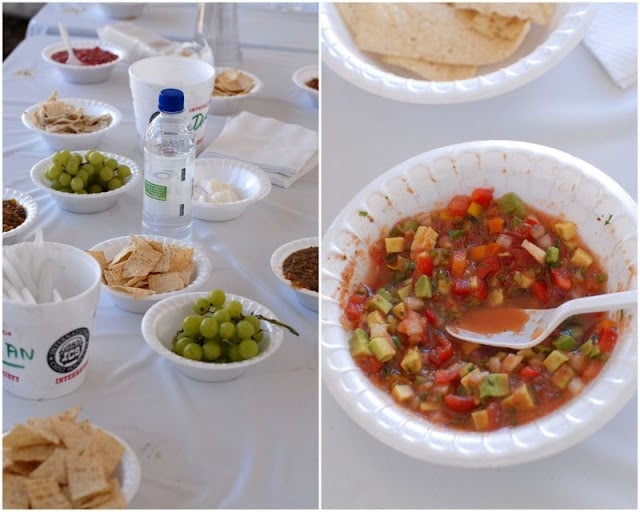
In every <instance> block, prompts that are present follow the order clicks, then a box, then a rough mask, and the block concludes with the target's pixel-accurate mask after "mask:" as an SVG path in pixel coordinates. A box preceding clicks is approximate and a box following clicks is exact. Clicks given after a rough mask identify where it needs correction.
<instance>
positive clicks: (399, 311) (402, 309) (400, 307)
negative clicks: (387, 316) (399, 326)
mask: <svg viewBox="0 0 640 512" xmlns="http://www.w3.org/2000/svg"><path fill="white" fill-rule="evenodd" d="M391 311H392V312H393V316H395V317H396V318H398V319H400V320H402V319H403V318H404V317H405V315H406V314H407V306H405V305H404V302H400V303H398V304H396V305H395V306H393V309H392V310H391Z"/></svg>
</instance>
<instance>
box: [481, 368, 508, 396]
mask: <svg viewBox="0 0 640 512" xmlns="http://www.w3.org/2000/svg"><path fill="white" fill-rule="evenodd" d="M479 390H480V400H482V399H483V398H487V397H489V396H506V395H508V394H509V391H510V388H509V374H507V373H490V374H489V375H487V377H486V378H485V379H484V380H483V381H482V382H481V383H480V387H479Z"/></svg>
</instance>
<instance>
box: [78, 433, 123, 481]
mask: <svg viewBox="0 0 640 512" xmlns="http://www.w3.org/2000/svg"><path fill="white" fill-rule="evenodd" d="M123 454H124V446H122V444H121V443H120V442H119V441H118V440H117V439H115V438H114V437H113V436H110V435H109V434H107V433H106V432H105V431H104V430H100V429H98V428H96V429H94V430H93V434H92V435H91V438H90V439H89V442H88V443H87V447H86V448H85V450H84V452H83V455H85V456H91V457H96V458H98V459H99V460H100V462H101V465H102V467H103V469H104V474H105V477H107V478H108V477H110V476H111V475H112V473H113V472H114V471H115V469H116V466H117V465H118V463H119V462H120V459H121V458H122V455H123Z"/></svg>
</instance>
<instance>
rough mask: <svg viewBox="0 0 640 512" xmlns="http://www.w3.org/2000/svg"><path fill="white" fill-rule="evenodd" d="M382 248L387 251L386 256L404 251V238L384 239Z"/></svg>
mask: <svg viewBox="0 0 640 512" xmlns="http://www.w3.org/2000/svg"><path fill="white" fill-rule="evenodd" d="M384 247H385V249H386V250H387V254H392V253H396V252H402V251H404V237H403V236H393V237H389V238H385V239H384Z"/></svg>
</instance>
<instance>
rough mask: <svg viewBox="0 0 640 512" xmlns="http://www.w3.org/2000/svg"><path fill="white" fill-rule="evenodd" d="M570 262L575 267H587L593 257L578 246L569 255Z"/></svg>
mask: <svg viewBox="0 0 640 512" xmlns="http://www.w3.org/2000/svg"><path fill="white" fill-rule="evenodd" d="M570 261H571V263H572V264H573V265H575V266H576V267H585V268H587V267H589V265H591V264H592V263H593V257H592V256H591V254H589V253H588V252H587V251H585V250H584V249H582V248H580V247H578V248H577V249H576V250H575V251H573V254H572V255H571V260H570Z"/></svg>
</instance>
